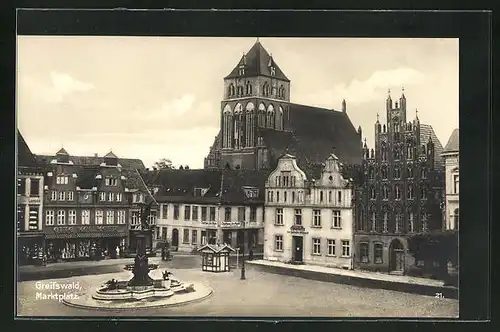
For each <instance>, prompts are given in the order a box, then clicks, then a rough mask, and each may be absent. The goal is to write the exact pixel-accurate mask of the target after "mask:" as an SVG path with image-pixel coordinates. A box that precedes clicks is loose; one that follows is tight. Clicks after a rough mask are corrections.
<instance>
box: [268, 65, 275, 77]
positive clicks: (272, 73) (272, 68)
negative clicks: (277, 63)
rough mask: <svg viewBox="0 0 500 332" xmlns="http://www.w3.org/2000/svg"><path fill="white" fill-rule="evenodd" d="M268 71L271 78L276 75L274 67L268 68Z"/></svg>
mask: <svg viewBox="0 0 500 332" xmlns="http://www.w3.org/2000/svg"><path fill="white" fill-rule="evenodd" d="M269 71H270V72H271V76H274V75H276V68H274V67H269Z"/></svg>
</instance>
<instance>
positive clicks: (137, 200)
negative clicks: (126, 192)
mask: <svg viewBox="0 0 500 332" xmlns="http://www.w3.org/2000/svg"><path fill="white" fill-rule="evenodd" d="M143 201H144V195H143V194H134V196H133V202H134V203H142V202H143Z"/></svg>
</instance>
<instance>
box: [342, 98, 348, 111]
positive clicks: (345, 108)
mask: <svg viewBox="0 0 500 332" xmlns="http://www.w3.org/2000/svg"><path fill="white" fill-rule="evenodd" d="M342 112H344V113H346V112H347V105H346V102H345V99H342Z"/></svg>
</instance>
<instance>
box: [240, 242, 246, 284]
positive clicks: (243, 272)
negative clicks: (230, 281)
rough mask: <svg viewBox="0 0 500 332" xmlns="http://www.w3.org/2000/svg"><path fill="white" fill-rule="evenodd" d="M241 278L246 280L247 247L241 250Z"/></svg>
mask: <svg viewBox="0 0 500 332" xmlns="http://www.w3.org/2000/svg"><path fill="white" fill-rule="evenodd" d="M240 279H241V280H245V279H246V278H245V249H243V250H242V251H241V277H240Z"/></svg>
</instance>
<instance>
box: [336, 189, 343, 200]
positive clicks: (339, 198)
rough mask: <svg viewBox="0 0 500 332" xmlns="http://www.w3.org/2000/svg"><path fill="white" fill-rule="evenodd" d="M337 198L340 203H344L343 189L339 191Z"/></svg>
mask: <svg viewBox="0 0 500 332" xmlns="http://www.w3.org/2000/svg"><path fill="white" fill-rule="evenodd" d="M337 196H338V197H337V200H338V202H339V203H342V191H340V190H339V192H338V193H337Z"/></svg>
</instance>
